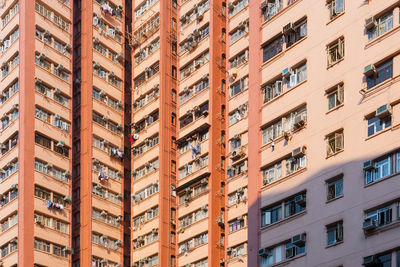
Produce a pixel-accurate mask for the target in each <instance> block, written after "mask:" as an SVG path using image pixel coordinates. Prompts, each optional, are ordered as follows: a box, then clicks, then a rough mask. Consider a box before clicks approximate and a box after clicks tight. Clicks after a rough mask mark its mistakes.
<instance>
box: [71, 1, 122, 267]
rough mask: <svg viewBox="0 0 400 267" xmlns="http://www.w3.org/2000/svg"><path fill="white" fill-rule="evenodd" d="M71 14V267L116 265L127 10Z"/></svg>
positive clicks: (100, 4) (102, 6)
mask: <svg viewBox="0 0 400 267" xmlns="http://www.w3.org/2000/svg"><path fill="white" fill-rule="evenodd" d="M128 7H129V6H128ZM74 10H75V11H76V12H75V13H74V32H73V34H74V35H73V36H74V53H75V54H74V59H75V60H74V77H73V83H74V84H73V104H74V105H73V108H74V110H73V121H74V125H73V143H72V147H73V155H74V161H73V173H72V176H73V192H72V201H73V210H72V222H73V229H72V231H73V236H72V244H73V247H74V255H73V263H72V266H74V267H75V266H112V267H117V266H122V264H123V263H124V262H125V265H126V264H129V242H127V241H128V240H129V235H127V232H128V233H129V231H127V230H126V228H127V227H128V226H129V224H128V223H127V222H126V221H129V218H127V217H129V212H130V208H129V203H130V202H129V201H128V200H129V197H128V198H124V194H125V195H126V192H125V191H124V188H126V184H125V179H124V173H126V172H127V171H126V170H128V172H129V165H130V157H129V156H130V153H129V152H130V151H129V147H127V145H126V144H127V140H128V137H129V135H128V134H127V135H124V129H125V128H126V127H127V125H126V123H125V122H126V121H129V119H128V120H127V119H126V117H127V116H130V115H129V113H128V110H129V108H126V106H127V105H126V103H130V99H127V98H126V96H125V86H128V87H129V85H130V81H126V80H125V74H126V71H125V69H124V67H125V65H124V63H125V52H126V50H125V45H126V44H125V18H126V17H128V18H129V14H130V9H127V10H128V11H126V10H125V3H124V1H122V0H112V1H101V0H95V1H76V3H74ZM129 57H130V55H129ZM127 166H128V168H127ZM128 179H129V176H128ZM127 211H128V212H127ZM124 240H125V242H124ZM127 243H128V244H127ZM126 249H128V251H126Z"/></svg>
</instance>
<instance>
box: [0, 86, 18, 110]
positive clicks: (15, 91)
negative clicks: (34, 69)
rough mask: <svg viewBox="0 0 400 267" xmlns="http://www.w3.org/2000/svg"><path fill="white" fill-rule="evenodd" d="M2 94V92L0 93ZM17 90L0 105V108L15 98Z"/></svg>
mask: <svg viewBox="0 0 400 267" xmlns="http://www.w3.org/2000/svg"><path fill="white" fill-rule="evenodd" d="M1 92H2V91H1ZM18 92H19V90H17V91H15V92H14V93H13V94H12V95H10V96H9V97H8V98H7V99H6V100H5V101H4V102H3V103H0V105H1V106H4V105H5V104H6V103H7V102H8V101H9V100H10V99H11V98H13V96H15V95H16V94H17V93H18Z"/></svg>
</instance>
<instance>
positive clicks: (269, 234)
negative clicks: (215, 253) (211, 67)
mask: <svg viewBox="0 0 400 267" xmlns="http://www.w3.org/2000/svg"><path fill="white" fill-rule="evenodd" d="M399 5H400V2H399V1H373V0H372V1H348V0H332V1H317V2H316V1H304V0H303V1H263V2H260V3H257V5H250V59H249V60H250V62H258V64H257V63H255V64H254V65H253V64H250V74H249V77H250V81H251V82H250V86H249V87H250V92H249V128H248V131H249V136H250V140H252V142H250V143H249V177H251V178H252V179H249V185H248V186H249V204H248V205H249V222H250V225H249V231H248V236H249V238H248V253H249V256H248V259H249V266H272V265H275V264H285V266H398V265H399V261H400V256H399V254H400V253H399V251H398V246H399V242H398V230H397V227H398V218H399V208H398V207H399V202H398V201H399V194H398V190H397V189H398V187H399V184H398V182H397V179H398V171H399V169H398V160H399V154H398V149H399V145H400V143H399V140H398V136H399V134H398V130H397V129H398V123H399V120H398V116H400V114H399V105H398V103H399V99H400V94H399V90H398V89H399V84H398V75H399V68H398V61H399V52H400V50H399V46H398V45H395V43H398V40H399V38H400V35H399V33H398V29H399ZM260 16H261V19H260ZM260 29H261V31H260ZM253 140H254V142H253Z"/></svg>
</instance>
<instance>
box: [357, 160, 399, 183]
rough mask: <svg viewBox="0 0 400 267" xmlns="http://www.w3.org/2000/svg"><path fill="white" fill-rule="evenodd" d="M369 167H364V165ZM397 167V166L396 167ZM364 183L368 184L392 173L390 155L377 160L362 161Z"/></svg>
mask: <svg viewBox="0 0 400 267" xmlns="http://www.w3.org/2000/svg"><path fill="white" fill-rule="evenodd" d="M367 164H368V165H370V166H371V167H366V165H367ZM397 168H398V167H397ZM364 170H365V184H370V183H372V182H375V181H377V180H380V179H382V178H385V177H388V176H389V175H391V174H392V172H393V170H392V155H389V156H386V157H384V158H381V159H379V160H375V161H374V162H373V163H372V161H371V162H370V161H367V162H365V163H364Z"/></svg>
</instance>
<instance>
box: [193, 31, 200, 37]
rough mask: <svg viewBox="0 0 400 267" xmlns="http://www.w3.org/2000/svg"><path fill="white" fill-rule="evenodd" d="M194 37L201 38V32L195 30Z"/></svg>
mask: <svg viewBox="0 0 400 267" xmlns="http://www.w3.org/2000/svg"><path fill="white" fill-rule="evenodd" d="M193 36H194V37H199V36H200V31H199V30H197V29H194V30H193Z"/></svg>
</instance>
